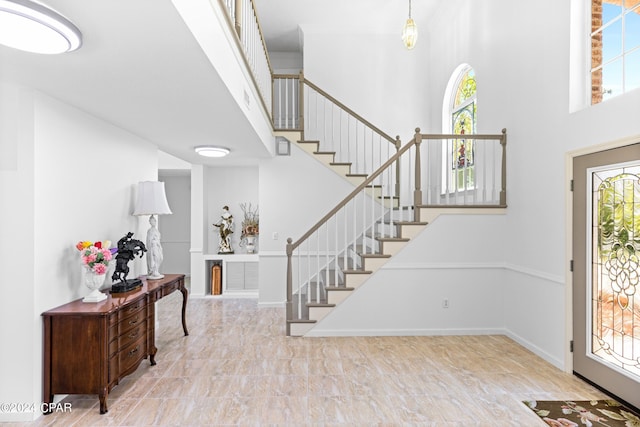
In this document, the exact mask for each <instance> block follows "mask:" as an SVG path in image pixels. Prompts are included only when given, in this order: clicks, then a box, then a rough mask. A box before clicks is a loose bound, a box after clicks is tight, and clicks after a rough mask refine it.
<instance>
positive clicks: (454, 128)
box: [443, 64, 478, 191]
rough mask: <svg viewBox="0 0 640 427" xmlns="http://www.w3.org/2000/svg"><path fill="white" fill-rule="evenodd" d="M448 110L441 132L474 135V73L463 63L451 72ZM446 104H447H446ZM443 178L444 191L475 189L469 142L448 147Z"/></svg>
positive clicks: (475, 119) (475, 99)
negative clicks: (443, 130)
mask: <svg viewBox="0 0 640 427" xmlns="http://www.w3.org/2000/svg"><path fill="white" fill-rule="evenodd" d="M447 94H448V96H447V97H448V100H445V103H448V106H449V108H447V109H446V110H445V111H444V112H445V132H450V133H453V134H459V135H465V134H466V135H468V134H474V133H476V123H477V116H478V104H477V98H476V74H475V72H474V70H473V68H471V67H470V66H469V65H466V64H463V65H461V66H460V67H458V69H457V70H456V72H455V73H454V75H453V76H452V78H451V80H450V82H449V88H448V90H447ZM447 101H448V102H447ZM448 151H449V153H447V156H446V159H447V160H446V163H448V164H447V166H446V167H445V170H446V171H448V173H447V175H448V176H445V177H443V178H444V182H443V184H444V185H443V187H444V189H445V191H460V190H470V189H473V188H475V176H474V174H475V163H474V155H475V147H474V143H473V141H472V140H469V139H464V138H460V139H455V140H453V141H451V143H450V144H449V147H448Z"/></svg>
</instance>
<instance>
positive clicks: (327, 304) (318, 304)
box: [305, 302, 336, 307]
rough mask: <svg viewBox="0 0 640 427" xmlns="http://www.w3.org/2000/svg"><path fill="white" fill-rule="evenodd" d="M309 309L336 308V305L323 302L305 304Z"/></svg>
mask: <svg viewBox="0 0 640 427" xmlns="http://www.w3.org/2000/svg"><path fill="white" fill-rule="evenodd" d="M305 305H306V306H307V307H335V306H336V305H335V304H329V303H326V302H325V303H323V302H308V303H305Z"/></svg>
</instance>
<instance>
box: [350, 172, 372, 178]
mask: <svg viewBox="0 0 640 427" xmlns="http://www.w3.org/2000/svg"><path fill="white" fill-rule="evenodd" d="M347 176H363V177H365V178H366V177H368V176H369V175H367V174H366V173H348V174H347Z"/></svg>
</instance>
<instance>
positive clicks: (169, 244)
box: [158, 169, 191, 275]
mask: <svg viewBox="0 0 640 427" xmlns="http://www.w3.org/2000/svg"><path fill="white" fill-rule="evenodd" d="M158 175H159V176H158V180H159V181H163V182H164V186H165V192H166V194H167V203H168V204H169V207H170V208H171V212H172V214H171V215H161V216H160V218H159V219H158V229H159V231H160V236H161V239H162V250H163V255H164V261H163V262H162V267H161V271H160V272H161V273H164V274H166V273H184V274H187V275H189V270H190V268H191V267H190V266H191V261H190V255H189V249H190V247H191V240H190V237H191V169H189V170H186V171H166V170H164V171H163V170H162V169H161V170H160V171H159V173H158Z"/></svg>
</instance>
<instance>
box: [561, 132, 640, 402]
mask: <svg viewBox="0 0 640 427" xmlns="http://www.w3.org/2000/svg"><path fill="white" fill-rule="evenodd" d="M573 180H574V189H573V261H574V265H573V328H574V331H573V339H574V353H573V370H574V372H575V373H576V374H578V375H580V376H582V377H584V378H586V379H587V380H589V381H591V382H592V383H594V384H596V385H598V386H599V387H601V388H603V389H605V390H607V391H609V392H610V393H611V394H613V395H614V396H617V397H618V398H620V399H622V400H624V401H626V402H627V403H629V404H631V405H633V406H635V407H636V408H638V407H640V283H639V280H640V278H639V275H640V267H639V262H640V143H638V144H634V145H629V146H625V147H621V148H615V149H611V150H606V151H602V152H599V153H594V154H588V155H584V156H579V157H575V158H574V161H573Z"/></svg>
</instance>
